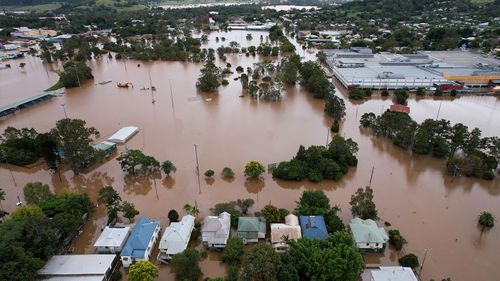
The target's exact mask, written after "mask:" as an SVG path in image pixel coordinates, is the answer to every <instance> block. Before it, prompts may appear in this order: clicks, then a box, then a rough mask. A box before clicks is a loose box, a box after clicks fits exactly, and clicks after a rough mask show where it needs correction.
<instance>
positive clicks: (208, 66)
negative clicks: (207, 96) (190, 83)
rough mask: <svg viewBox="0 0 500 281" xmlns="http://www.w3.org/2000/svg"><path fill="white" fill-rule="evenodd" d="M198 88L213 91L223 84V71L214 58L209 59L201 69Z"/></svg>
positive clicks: (197, 83)
mask: <svg viewBox="0 0 500 281" xmlns="http://www.w3.org/2000/svg"><path fill="white" fill-rule="evenodd" d="M200 72H201V73H200V77H199V78H198V82H196V88H198V90H200V91H203V92H213V91H215V90H216V89H217V88H218V87H219V86H220V85H221V71H220V69H219V68H218V67H217V66H216V65H215V63H214V62H213V60H208V61H207V62H206V63H205V65H204V66H203V68H202V69H201V70H200Z"/></svg>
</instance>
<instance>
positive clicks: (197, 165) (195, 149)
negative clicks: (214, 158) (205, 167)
mask: <svg viewBox="0 0 500 281" xmlns="http://www.w3.org/2000/svg"><path fill="white" fill-rule="evenodd" d="M194 155H195V156H196V171H197V172H198V174H199V173H200V163H199V162H198V146H197V145H196V144H195V145H194Z"/></svg>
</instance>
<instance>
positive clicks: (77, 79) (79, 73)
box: [59, 61, 94, 88]
mask: <svg viewBox="0 0 500 281" xmlns="http://www.w3.org/2000/svg"><path fill="white" fill-rule="evenodd" d="M89 79H94V76H93V75H92V69H91V68H90V67H88V66H87V65H86V64H85V62H72V61H69V62H67V63H65V64H64V71H63V72H61V73H60V74H59V81H60V82H62V84H63V85H64V87H66V88H72V87H77V86H78V87H79V86H80V85H81V83H83V82H84V81H86V80H89Z"/></svg>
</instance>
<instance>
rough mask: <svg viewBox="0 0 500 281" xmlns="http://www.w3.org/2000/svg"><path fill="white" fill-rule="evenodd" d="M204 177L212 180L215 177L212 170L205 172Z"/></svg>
mask: <svg viewBox="0 0 500 281" xmlns="http://www.w3.org/2000/svg"><path fill="white" fill-rule="evenodd" d="M204 175H205V177H207V178H212V177H213V176H214V175H215V172H214V170H206V171H205V174H204Z"/></svg>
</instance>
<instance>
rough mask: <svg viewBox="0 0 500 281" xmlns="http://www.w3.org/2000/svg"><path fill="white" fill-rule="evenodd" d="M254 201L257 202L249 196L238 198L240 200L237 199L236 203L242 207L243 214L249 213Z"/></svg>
mask: <svg viewBox="0 0 500 281" xmlns="http://www.w3.org/2000/svg"><path fill="white" fill-rule="evenodd" d="M254 203H255V202H254V201H253V199H251V198H247V199H238V200H237V201H236V204H237V205H238V207H240V210H241V212H242V213H243V214H245V215H246V214H247V212H248V209H250V208H251V207H252V206H253V204H254Z"/></svg>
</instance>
